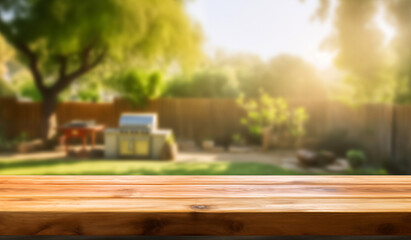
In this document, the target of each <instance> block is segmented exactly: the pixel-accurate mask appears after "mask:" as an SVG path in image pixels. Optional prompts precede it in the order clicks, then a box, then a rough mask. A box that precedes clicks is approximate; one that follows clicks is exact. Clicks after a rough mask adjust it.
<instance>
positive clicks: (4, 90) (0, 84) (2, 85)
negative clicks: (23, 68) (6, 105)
mask: <svg viewBox="0 0 411 240" xmlns="http://www.w3.org/2000/svg"><path fill="white" fill-rule="evenodd" d="M14 95H15V91H14V89H13V88H12V87H11V86H10V84H9V83H8V82H6V81H4V80H3V79H1V77H0V97H6V96H14Z"/></svg>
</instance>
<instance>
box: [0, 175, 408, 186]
mask: <svg viewBox="0 0 411 240" xmlns="http://www.w3.org/2000/svg"><path fill="white" fill-rule="evenodd" d="M188 183H189V184H190V185H208V184H213V185H220V184H221V185H272V184H275V185H338V184H343V185H347V184H348V185H355V184H359V185H367V184H370V185H373V184H378V185H399V184H404V185H411V178H410V177H409V176H212V177H210V176H24V175H21V176H19V175H15V176H1V175H0V184H21V185H26V184H29V185H37V184H53V185H82V184H85V185H90V184H91V185H98V184H104V185H107V184H109V185H141V184H143V185H179V184H180V185H187V184H188Z"/></svg>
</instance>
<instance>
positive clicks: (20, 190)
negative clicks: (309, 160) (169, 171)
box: [0, 176, 411, 236]
mask: <svg viewBox="0 0 411 240" xmlns="http://www.w3.org/2000/svg"><path fill="white" fill-rule="evenodd" d="M0 235H111V236H112V235H168V236H170V235H172V236H177V235H219V236H227V235H232V236H241V235H260V236H261V235H265V236H273V235H274V236H283V235H411V177H406V176H0Z"/></svg>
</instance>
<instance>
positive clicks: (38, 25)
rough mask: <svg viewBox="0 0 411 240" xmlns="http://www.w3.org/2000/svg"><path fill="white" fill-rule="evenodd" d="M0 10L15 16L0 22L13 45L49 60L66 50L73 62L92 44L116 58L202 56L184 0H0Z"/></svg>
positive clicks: (199, 35) (185, 58) (65, 53)
mask: <svg viewBox="0 0 411 240" xmlns="http://www.w3.org/2000/svg"><path fill="white" fill-rule="evenodd" d="M0 13H2V14H4V15H6V14H12V16H13V17H12V18H11V19H9V20H8V21H5V20H4V19H3V21H1V24H0V31H1V32H2V33H3V34H4V35H5V37H6V38H7V39H8V40H9V41H10V42H11V43H12V44H16V43H17V42H18V41H23V42H24V43H27V44H29V45H30V46H32V47H33V49H32V50H33V51H34V52H36V53H38V54H39V55H40V56H42V57H43V58H44V61H42V62H43V63H44V64H47V65H49V64H51V65H53V64H54V63H55V58H56V56H60V55H70V56H71V58H70V61H71V62H70V63H72V64H75V63H76V62H77V61H78V56H75V55H73V54H75V53H78V52H80V51H81V50H82V49H84V48H85V47H87V46H90V45H92V46H93V48H97V49H108V50H109V53H110V55H111V56H115V57H120V56H121V57H127V55H132V54H134V53H138V54H139V55H140V56H145V57H146V58H149V59H152V60H154V59H156V60H158V59H157V58H158V57H161V58H162V59H164V60H170V58H178V59H179V60H188V62H190V61H191V60H193V59H194V58H195V57H197V56H199V55H201V52H200V51H199V48H198V46H199V44H200V43H201V34H200V33H199V31H198V30H197V28H196V27H194V26H193V23H192V22H191V21H189V18H188V15H187V14H186V13H185V10H184V1H176V0H150V1H145V0H87V1H81V2H73V1H65V0H48V1H32V0H18V1H14V0H3V1H1V2H0ZM3 18H4V16H3ZM44 67H45V68H48V67H53V66H46V65H44Z"/></svg>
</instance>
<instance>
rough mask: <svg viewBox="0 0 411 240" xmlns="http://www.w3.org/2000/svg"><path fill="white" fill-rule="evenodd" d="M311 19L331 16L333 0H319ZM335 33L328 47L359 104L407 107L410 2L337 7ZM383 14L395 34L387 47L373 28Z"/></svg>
mask: <svg viewBox="0 0 411 240" xmlns="http://www.w3.org/2000/svg"><path fill="white" fill-rule="evenodd" d="M319 2H320V3H321V4H320V5H319V6H320V7H319V8H318V10H317V12H315V17H317V18H319V19H321V20H324V19H326V18H327V17H328V16H331V15H330V14H328V13H329V11H330V10H331V9H332V8H331V6H332V4H331V3H332V1H331V0H320V1H319ZM335 2H336V3H337V4H336V7H335V14H334V19H333V20H334V25H335V32H334V35H333V36H332V38H331V41H330V42H331V43H332V44H331V45H332V46H333V47H334V49H335V50H337V55H336V59H335V60H336V64H337V66H338V67H339V68H340V69H342V70H345V71H346V73H347V83H348V84H349V85H350V86H352V87H353V88H354V90H355V91H356V93H357V95H356V99H359V100H363V101H391V100H393V101H395V102H399V103H405V102H408V103H409V102H411V67H410V64H409V63H410V61H411V45H410V41H411V28H410V27H409V23H410V21H411V1H410V0H389V1H386V0H361V1H359V0H338V1H335ZM381 10H382V11H383V13H384V17H385V19H386V20H388V23H389V24H391V26H392V27H394V28H395V30H396V34H395V36H394V37H393V39H392V40H391V42H389V43H388V44H387V43H386V42H385V41H384V36H383V32H382V29H381V28H380V26H378V24H377V22H376V17H377V16H378V14H379V11H381Z"/></svg>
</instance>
